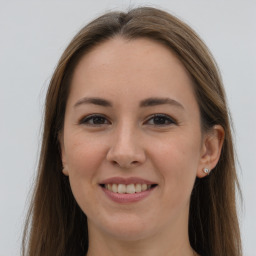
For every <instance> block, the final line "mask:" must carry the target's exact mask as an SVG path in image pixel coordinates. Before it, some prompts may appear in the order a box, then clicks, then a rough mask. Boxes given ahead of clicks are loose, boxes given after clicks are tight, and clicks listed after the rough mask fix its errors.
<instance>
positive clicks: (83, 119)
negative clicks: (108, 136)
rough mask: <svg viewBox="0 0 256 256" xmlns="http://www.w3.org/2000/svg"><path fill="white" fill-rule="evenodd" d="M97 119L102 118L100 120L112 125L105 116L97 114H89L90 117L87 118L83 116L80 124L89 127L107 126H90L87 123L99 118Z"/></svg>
mask: <svg viewBox="0 0 256 256" xmlns="http://www.w3.org/2000/svg"><path fill="white" fill-rule="evenodd" d="M97 117H100V118H104V119H105V120H107V121H108V124H111V122H110V121H109V119H108V118H107V117H106V116H105V115H103V114H97V113H94V114H89V115H86V116H83V117H82V118H81V119H80V120H79V122H78V124H81V125H87V126H102V125H106V124H105V123H104V124H89V123H86V122H88V121H90V120H92V119H93V118H97Z"/></svg>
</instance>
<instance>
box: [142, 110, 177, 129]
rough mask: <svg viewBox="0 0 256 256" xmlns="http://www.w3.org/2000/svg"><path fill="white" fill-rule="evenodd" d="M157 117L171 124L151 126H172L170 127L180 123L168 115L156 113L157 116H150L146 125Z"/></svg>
mask: <svg viewBox="0 0 256 256" xmlns="http://www.w3.org/2000/svg"><path fill="white" fill-rule="evenodd" d="M155 117H164V118H166V119H167V120H169V121H170V123H168V124H151V125H154V126H170V125H173V124H176V125H177V124H178V122H177V120H176V119H175V118H173V117H171V116H169V115H167V114H163V113H156V114H153V115H151V116H149V117H148V118H147V119H146V121H145V123H147V122H148V121H149V120H151V119H152V118H155Z"/></svg>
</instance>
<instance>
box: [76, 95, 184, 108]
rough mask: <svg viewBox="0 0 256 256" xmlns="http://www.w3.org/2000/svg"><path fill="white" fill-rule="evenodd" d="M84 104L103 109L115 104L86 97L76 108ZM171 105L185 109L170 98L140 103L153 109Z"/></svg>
mask: <svg viewBox="0 0 256 256" xmlns="http://www.w3.org/2000/svg"><path fill="white" fill-rule="evenodd" d="M82 104H94V105H98V106H103V107H112V106H113V104H112V103H111V102H110V101H108V100H105V99H102V98H97V97H85V98H82V99H80V100H78V101H77V102H76V104H75V105H74V107H78V106H80V105H82ZM164 104H169V105H172V106H176V107H179V108H182V109H184V107H183V105H182V104H181V103H179V102H178V101H176V100H173V99H170V98H148V99H145V100H142V101H141V102H140V105H139V106H140V107H153V106H157V105H164Z"/></svg>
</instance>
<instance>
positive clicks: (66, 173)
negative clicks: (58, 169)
mask: <svg viewBox="0 0 256 256" xmlns="http://www.w3.org/2000/svg"><path fill="white" fill-rule="evenodd" d="M62 173H63V174H64V175H66V176H67V175H68V169H67V168H66V167H63V169H62Z"/></svg>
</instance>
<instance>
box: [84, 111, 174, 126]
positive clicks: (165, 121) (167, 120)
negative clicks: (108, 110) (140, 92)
mask: <svg viewBox="0 0 256 256" xmlns="http://www.w3.org/2000/svg"><path fill="white" fill-rule="evenodd" d="M150 120H154V121H156V120H158V121H160V124H154V123H153V124H149V125H152V126H169V125H173V124H177V121H176V120H174V119H173V118H171V117H170V116H168V115H166V114H154V115H152V116H150V117H149V118H148V119H147V120H146V121H145V122H144V123H143V124H147V123H149V121H150ZM91 121H92V122H95V121H97V122H98V123H90V122H91ZM99 121H100V123H99ZM106 121H107V122H106ZM79 124H83V125H88V126H96V127H99V126H102V125H108V124H111V122H110V121H108V119H107V118H106V117H105V116H104V115H101V114H92V115H89V116H86V117H84V118H82V119H81V120H80V122H79Z"/></svg>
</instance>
